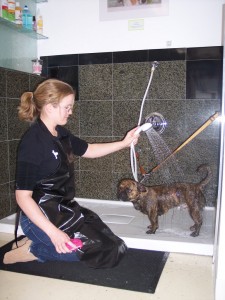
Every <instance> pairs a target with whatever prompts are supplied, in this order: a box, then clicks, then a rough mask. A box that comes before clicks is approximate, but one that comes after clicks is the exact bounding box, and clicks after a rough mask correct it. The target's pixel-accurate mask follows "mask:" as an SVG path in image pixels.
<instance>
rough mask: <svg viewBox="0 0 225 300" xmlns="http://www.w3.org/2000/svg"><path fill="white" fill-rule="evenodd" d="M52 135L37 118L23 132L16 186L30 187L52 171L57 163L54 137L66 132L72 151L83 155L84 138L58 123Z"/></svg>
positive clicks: (85, 148)
mask: <svg viewBox="0 0 225 300" xmlns="http://www.w3.org/2000/svg"><path fill="white" fill-rule="evenodd" d="M56 130H57V132H58V136H57V137H54V136H53V135H51V133H50V132H49V131H48V129H47V127H46V126H45V125H44V123H43V122H42V121H41V120H40V119H38V120H37V121H36V122H35V123H33V124H32V125H31V127H30V128H29V130H28V131H27V132H26V133H25V134H24V136H23V138H22V140H21V142H20V145H19V147H18V154H17V155H18V156H17V168H16V189H17V190H29V191H32V190H33V188H34V186H35V184H36V182H37V181H39V180H41V179H43V178H46V177H48V176H49V175H50V174H52V173H54V171H55V170H56V168H57V166H58V164H59V155H60V154H59V153H58V150H57V146H56V144H55V143H54V140H55V139H59V140H60V138H62V137H65V136H69V139H70V141H71V145H72V149H73V153H74V155H77V156H82V155H83V154H84V153H85V152H86V150H87V148H88V144H87V142H86V141H84V140H82V139H80V138H78V137H76V136H74V135H72V134H71V132H70V131H69V130H67V129H66V128H64V127H62V126H57V127H56Z"/></svg>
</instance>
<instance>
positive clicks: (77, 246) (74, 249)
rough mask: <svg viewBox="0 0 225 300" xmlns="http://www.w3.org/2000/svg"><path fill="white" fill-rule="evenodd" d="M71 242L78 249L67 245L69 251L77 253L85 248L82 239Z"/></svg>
mask: <svg viewBox="0 0 225 300" xmlns="http://www.w3.org/2000/svg"><path fill="white" fill-rule="evenodd" d="M70 241H71V242H72V243H73V244H74V245H75V247H76V248H73V247H71V246H70V245H69V244H66V246H67V248H68V249H69V250H72V251H76V250H77V249H79V248H81V247H82V246H83V243H82V241H81V240H80V239H71V240H70Z"/></svg>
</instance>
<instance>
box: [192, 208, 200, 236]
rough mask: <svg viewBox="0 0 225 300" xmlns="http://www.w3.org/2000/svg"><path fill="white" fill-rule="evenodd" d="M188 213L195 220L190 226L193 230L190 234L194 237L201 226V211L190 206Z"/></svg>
mask: <svg viewBox="0 0 225 300" xmlns="http://www.w3.org/2000/svg"><path fill="white" fill-rule="evenodd" d="M189 213H190V216H191V218H192V220H193V221H194V222H195V223H194V225H193V226H191V227H190V230H191V231H193V232H192V233H191V234H190V235H191V236H193V237H196V236H198V235H199V232H200V229H201V226H202V219H203V218H202V212H201V210H199V208H198V209H196V208H190V209H189Z"/></svg>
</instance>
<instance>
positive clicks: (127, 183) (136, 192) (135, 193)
mask: <svg viewBox="0 0 225 300" xmlns="http://www.w3.org/2000/svg"><path fill="white" fill-rule="evenodd" d="M146 191H147V189H146V187H145V186H144V185H143V184H141V183H139V182H136V181H134V180H132V179H122V180H121V181H120V183H119V185H118V188H117V198H118V199H119V200H122V201H131V202H133V203H134V202H136V201H138V199H139V196H140V194H142V193H145V192H146Z"/></svg>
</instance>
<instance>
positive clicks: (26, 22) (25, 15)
mask: <svg viewBox="0 0 225 300" xmlns="http://www.w3.org/2000/svg"><path fill="white" fill-rule="evenodd" d="M22 22H23V27H25V28H27V29H30V30H32V27H33V24H32V23H33V16H32V14H31V13H30V11H29V9H28V6H27V5H25V6H24V9H23V11H22Z"/></svg>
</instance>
